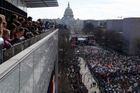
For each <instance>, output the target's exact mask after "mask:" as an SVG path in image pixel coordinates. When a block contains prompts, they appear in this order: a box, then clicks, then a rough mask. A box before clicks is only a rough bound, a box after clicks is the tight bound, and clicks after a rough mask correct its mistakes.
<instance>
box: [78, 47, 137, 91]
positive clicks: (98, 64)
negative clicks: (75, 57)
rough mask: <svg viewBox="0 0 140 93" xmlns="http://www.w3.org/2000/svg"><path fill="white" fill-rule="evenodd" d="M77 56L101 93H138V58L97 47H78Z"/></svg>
mask: <svg viewBox="0 0 140 93" xmlns="http://www.w3.org/2000/svg"><path fill="white" fill-rule="evenodd" d="M76 51H77V53H78V54H79V56H81V57H83V59H84V60H86V62H87V65H88V67H89V69H90V71H91V73H92V74H93V76H94V77H95V78H96V79H97V80H98V83H99V86H100V89H101V90H102V92H103V93H140V58H139V57H138V56H126V55H122V54H119V53H117V52H115V51H113V50H105V49H103V48H101V47H99V46H79V47H78V48H77V49H76Z"/></svg>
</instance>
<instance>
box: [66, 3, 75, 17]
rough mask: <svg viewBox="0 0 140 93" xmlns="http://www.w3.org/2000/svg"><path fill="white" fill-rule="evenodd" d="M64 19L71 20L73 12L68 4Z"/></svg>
mask: <svg viewBox="0 0 140 93" xmlns="http://www.w3.org/2000/svg"><path fill="white" fill-rule="evenodd" d="M64 17H65V18H73V11H72V9H71V8H70V4H69V3H68V7H67V8H66V10H65V12H64Z"/></svg>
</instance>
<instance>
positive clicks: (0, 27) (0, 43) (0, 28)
mask: <svg viewBox="0 0 140 93" xmlns="http://www.w3.org/2000/svg"><path fill="white" fill-rule="evenodd" d="M2 35H3V18H2V15H0V64H1V63H2V62H3V51H2V48H3V42H4V40H3V38H2Z"/></svg>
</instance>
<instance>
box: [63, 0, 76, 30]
mask: <svg viewBox="0 0 140 93" xmlns="http://www.w3.org/2000/svg"><path fill="white" fill-rule="evenodd" d="M61 21H62V24H64V25H67V27H68V28H69V29H71V30H72V29H73V27H74V24H75V19H74V15H73V11H72V9H71V8H70V3H69V2H68V7H67V8H66V9H65V12H64V16H63V17H62V19H61Z"/></svg>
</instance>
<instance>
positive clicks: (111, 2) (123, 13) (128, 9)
mask: <svg viewBox="0 0 140 93" xmlns="http://www.w3.org/2000/svg"><path fill="white" fill-rule="evenodd" d="M57 1H58V4H59V6H58V7H47V8H28V9H27V10H28V16H32V17H33V20H36V19H38V18H51V19H52V18H62V17H63V14H64V11H65V9H66V7H67V5H68V1H69V2H70V7H71V9H72V10H73V13H74V18H76V19H77V18H79V19H116V18H126V17H140V0H57Z"/></svg>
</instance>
